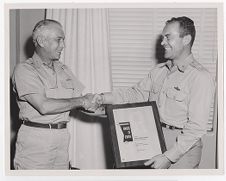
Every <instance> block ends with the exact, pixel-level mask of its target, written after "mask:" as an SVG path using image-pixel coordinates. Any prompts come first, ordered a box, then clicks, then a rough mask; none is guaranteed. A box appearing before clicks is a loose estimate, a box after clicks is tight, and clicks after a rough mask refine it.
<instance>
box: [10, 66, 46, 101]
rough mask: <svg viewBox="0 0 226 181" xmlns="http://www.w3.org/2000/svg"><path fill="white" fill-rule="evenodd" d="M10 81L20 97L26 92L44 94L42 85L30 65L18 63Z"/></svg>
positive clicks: (26, 93)
mask: <svg viewBox="0 0 226 181" xmlns="http://www.w3.org/2000/svg"><path fill="white" fill-rule="evenodd" d="M12 82H13V87H14V91H16V92H17V94H18V96H19V98H20V99H23V98H22V97H23V96H25V95H28V94H44V92H45V90H44V85H43V83H42V81H41V79H40V78H39V77H38V75H37V74H36V73H35V70H34V69H33V67H31V66H30V65H26V64H19V65H17V66H16V68H15V70H14V73H13V76H12Z"/></svg>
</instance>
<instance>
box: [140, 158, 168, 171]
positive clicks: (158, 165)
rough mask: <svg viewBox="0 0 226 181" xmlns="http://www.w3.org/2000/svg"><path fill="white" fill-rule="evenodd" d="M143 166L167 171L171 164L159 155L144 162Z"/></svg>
mask: <svg viewBox="0 0 226 181" xmlns="http://www.w3.org/2000/svg"><path fill="white" fill-rule="evenodd" d="M144 165H145V166H150V167H151V168H154V169H167V168H169V167H170V165H171V162H170V160H169V159H168V158H167V157H166V156H165V155H164V154H161V155H157V156H154V157H153V158H152V159H150V160H148V161H147V162H145V163H144Z"/></svg>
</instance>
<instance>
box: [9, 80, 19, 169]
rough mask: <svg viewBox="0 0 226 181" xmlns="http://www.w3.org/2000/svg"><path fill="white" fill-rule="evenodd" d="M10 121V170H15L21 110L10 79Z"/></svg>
mask: <svg viewBox="0 0 226 181" xmlns="http://www.w3.org/2000/svg"><path fill="white" fill-rule="evenodd" d="M10 119H11V120H10V129H11V132H10V169H14V167H13V159H14V156H15V143H16V138H17V132H18V129H19V128H20V125H21V123H20V120H19V108H18V106H17V103H16V93H15V92H14V91H13V84H12V79H10Z"/></svg>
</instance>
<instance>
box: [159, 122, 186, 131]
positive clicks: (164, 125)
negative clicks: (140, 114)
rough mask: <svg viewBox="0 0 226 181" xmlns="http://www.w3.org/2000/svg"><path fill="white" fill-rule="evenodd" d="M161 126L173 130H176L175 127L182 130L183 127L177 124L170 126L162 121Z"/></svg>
mask: <svg viewBox="0 0 226 181" xmlns="http://www.w3.org/2000/svg"><path fill="white" fill-rule="evenodd" d="M161 126H162V127H164V128H168V129H172V130H174V129H179V130H182V128H178V127H176V126H170V125H168V124H166V123H163V122H161Z"/></svg>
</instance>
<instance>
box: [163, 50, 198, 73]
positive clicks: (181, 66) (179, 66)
mask: <svg viewBox="0 0 226 181" xmlns="http://www.w3.org/2000/svg"><path fill="white" fill-rule="evenodd" d="M193 60H194V57H193V54H190V55H189V56H188V57H187V58H185V59H184V60H181V61H178V62H177V64H175V66H176V67H177V69H178V70H179V71H180V72H182V73H184V71H185V70H186V68H187V67H188V65H189V64H190V63H191V62H192V61H193ZM166 66H167V68H168V69H169V70H172V69H173V67H174V66H173V62H172V61H171V60H168V61H167V62H166Z"/></svg>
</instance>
